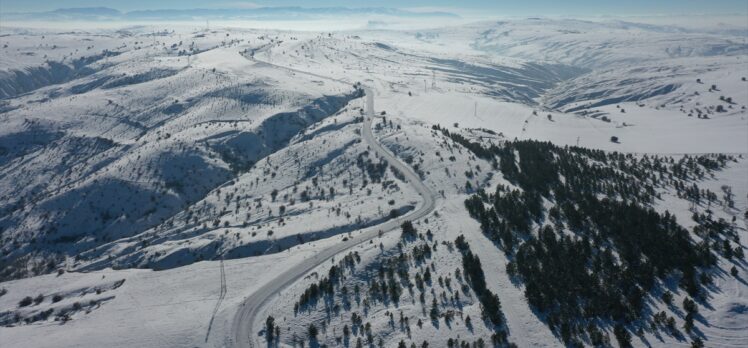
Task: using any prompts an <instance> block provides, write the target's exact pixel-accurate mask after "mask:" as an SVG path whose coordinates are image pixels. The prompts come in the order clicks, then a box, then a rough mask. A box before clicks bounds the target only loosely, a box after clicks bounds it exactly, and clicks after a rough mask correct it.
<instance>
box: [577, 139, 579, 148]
mask: <svg viewBox="0 0 748 348" xmlns="http://www.w3.org/2000/svg"><path fill="white" fill-rule="evenodd" d="M577 147H579V137H577Z"/></svg>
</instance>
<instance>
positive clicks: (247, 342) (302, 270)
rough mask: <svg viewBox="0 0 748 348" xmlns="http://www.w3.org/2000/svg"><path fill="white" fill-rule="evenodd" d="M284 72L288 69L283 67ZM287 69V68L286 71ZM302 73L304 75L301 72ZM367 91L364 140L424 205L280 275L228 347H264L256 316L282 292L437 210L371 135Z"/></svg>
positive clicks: (244, 310) (256, 295)
mask: <svg viewBox="0 0 748 348" xmlns="http://www.w3.org/2000/svg"><path fill="white" fill-rule="evenodd" d="M283 68H285V67H283ZM286 69H288V68H286ZM302 73H303V72H302ZM365 91H366V117H364V122H363V129H362V133H361V134H362V137H363V140H364V141H365V142H366V143H367V144H369V146H370V147H371V149H372V150H373V151H375V152H376V153H377V154H379V156H380V157H381V158H383V159H384V160H386V161H387V163H388V164H389V165H390V166H392V167H394V168H396V169H397V170H399V171H400V172H401V173H402V174H403V175H404V176H405V178H406V181H407V182H408V183H410V184H411V185H412V186H413V188H414V189H415V190H416V191H417V192H418V194H419V195H420V196H421V198H422V199H423V202H422V204H421V205H420V206H419V207H418V208H417V209H416V210H414V211H412V212H411V213H409V214H407V215H404V216H401V217H399V218H396V219H392V220H388V221H386V222H384V223H382V224H380V225H377V226H372V227H369V228H366V229H364V230H362V232H361V233H357V234H356V235H355V236H354V237H352V238H350V239H348V240H347V241H345V242H341V243H338V244H335V245H333V246H330V247H327V248H326V249H323V250H321V251H320V252H319V253H317V254H316V255H315V256H314V257H312V258H309V259H306V260H304V261H303V262H301V263H299V264H297V265H294V266H293V267H291V268H289V269H287V270H285V271H284V272H282V273H280V274H278V275H277V276H276V277H275V278H273V279H272V280H271V281H270V282H268V283H266V284H264V285H263V286H261V287H260V288H259V289H258V290H257V291H255V292H253V293H252V294H251V295H249V297H247V298H246V299H245V300H244V302H243V303H242V305H241V306H240V307H239V310H238V312H237V313H236V315H235V316H234V320H233V322H232V324H231V329H232V331H231V332H232V335H233V337H232V338H231V339H230V342H229V346H231V347H262V343H261V341H260V340H259V339H260V336H259V335H258V331H259V330H258V328H259V327H260V326H255V325H256V324H257V323H258V318H257V316H258V315H259V314H260V313H261V311H262V309H263V307H264V306H265V305H266V304H268V303H270V301H271V300H273V299H274V298H275V296H276V295H277V294H279V293H280V292H281V291H282V290H283V289H285V288H287V287H289V286H291V285H292V284H293V283H295V282H296V281H298V280H299V279H301V278H302V277H304V275H306V274H307V273H309V272H310V271H311V270H313V269H314V268H316V267H317V266H319V265H321V264H322V263H324V262H326V261H327V260H329V259H330V258H332V257H334V256H335V255H337V254H340V253H343V252H345V251H346V250H348V249H350V248H353V247H355V246H357V245H359V244H361V243H364V242H368V241H369V240H371V239H374V238H376V237H377V236H379V234H380V233H384V232H389V231H392V230H394V229H397V228H398V227H399V226H400V224H402V222H403V221H406V220H416V219H420V218H422V217H425V216H426V215H428V214H429V213H431V212H432V211H433V210H434V207H435V194H434V193H433V192H432V191H431V190H430V189H429V188H428V187H427V186H426V185H425V184H424V183H423V182H422V181H421V178H420V177H419V176H418V174H416V173H415V172H414V171H413V170H412V169H411V168H410V167H408V166H407V165H405V164H404V163H402V162H401V161H400V160H398V159H397V158H396V157H395V156H394V155H393V154H391V153H390V152H389V151H387V150H386V149H385V148H384V147H382V145H381V144H379V143H378V142H377V141H376V139H375V138H374V135H373V134H372V132H371V122H372V119H373V118H374V93H373V91H372V90H371V89H370V88H365Z"/></svg>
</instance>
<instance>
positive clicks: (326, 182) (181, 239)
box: [0, 19, 748, 347]
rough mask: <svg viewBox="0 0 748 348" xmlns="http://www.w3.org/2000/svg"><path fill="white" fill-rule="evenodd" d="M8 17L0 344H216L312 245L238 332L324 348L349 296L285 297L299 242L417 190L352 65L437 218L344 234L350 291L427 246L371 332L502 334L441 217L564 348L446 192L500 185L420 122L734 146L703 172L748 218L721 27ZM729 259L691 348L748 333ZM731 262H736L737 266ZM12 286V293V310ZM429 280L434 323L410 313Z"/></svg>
mask: <svg viewBox="0 0 748 348" xmlns="http://www.w3.org/2000/svg"><path fill="white" fill-rule="evenodd" d="M2 30H3V31H2V36H0V45H2V46H0V47H3V49H2V51H1V52H0V58H2V59H0V62H1V63H0V123H1V124H2V125H3V127H0V250H1V251H2V254H0V277H1V278H0V279H2V280H3V281H2V282H1V283H0V289H7V291H8V292H7V294H5V295H2V296H0V323H2V325H4V327H0V337H1V338H2V339H0V340H1V341H3V342H10V343H11V346H20V345H24V346H39V347H44V346H57V345H63V346H91V347H98V346H105V345H106V346H115V347H119V346H122V347H125V346H133V345H137V346H144V347H145V346H152V347H158V346H184V347H193V346H216V347H218V346H226V345H229V344H233V342H231V337H233V334H234V332H232V322H233V321H234V320H235V319H234V318H235V314H236V313H238V312H240V311H239V307H240V306H242V303H243V302H244V298H245V297H247V296H249V295H250V294H252V293H253V292H254V291H255V290H256V289H260V287H261V286H262V285H263V284H269V283H272V282H273V280H274V279H276V278H274V276H275V275H277V274H282V272H284V271H287V270H289V269H292V268H297V269H300V268H299V267H308V266H309V265H313V266H315V269H314V271H312V272H311V273H309V274H308V275H307V276H306V277H305V278H304V279H303V280H302V281H299V282H296V283H293V284H292V285H290V286H289V287H287V288H284V289H283V290H282V291H281V293H280V294H279V296H278V297H275V298H272V299H271V301H268V302H267V303H268V305H267V306H266V307H263V308H261V310H260V312H261V313H262V314H261V315H259V316H258V317H256V318H254V320H255V323H254V327H257V328H261V327H262V325H263V323H264V320H265V317H266V316H267V315H273V316H274V317H275V318H276V322H277V323H278V325H280V326H281V328H282V330H283V332H282V337H283V339H282V342H283V344H285V345H289V346H290V345H292V344H293V341H294V340H306V339H307V332H306V328H307V327H308V325H309V324H310V323H325V327H326V328H325V329H324V330H321V331H320V334H319V336H318V340H319V342H320V343H326V344H328V345H329V346H336V345H338V342H337V340H336V339H337V338H340V339H341V340H342V330H343V326H344V325H346V324H348V325H350V322H351V314H352V312H357V313H358V314H362V313H363V312H364V307H365V306H364V304H363V302H362V301H353V302H351V303H349V304H348V305H349V307H345V303H344V299H343V298H342V297H340V298H335V299H334V301H333V302H332V303H328V304H327V305H330V306H332V305H334V304H335V303H338V304H339V305H340V306H341V307H344V308H343V310H342V311H339V312H338V313H337V314H335V315H330V314H329V313H328V312H327V311H326V310H327V309H329V308H325V304H324V303H319V304H318V305H316V306H310V307H308V308H306V309H305V310H304V311H302V312H297V313H295V311H294V308H293V307H294V303H295V302H297V301H298V300H299V295H300V293H303V291H304V290H305V289H306V288H307V287H308V286H309V285H310V284H311V283H312V282H317V281H319V280H320V279H321V278H322V277H324V275H325V274H327V272H328V270H329V268H330V266H332V265H333V264H334V263H333V262H330V261H327V260H320V261H324V262H322V263H319V264H318V263H316V262H318V261H315V260H314V258H313V255H314V254H315V253H316V252H319V251H321V250H326V248H327V247H329V246H330V245H337V244H338V243H341V242H342V241H347V240H349V238H351V237H352V236H354V235H357V233H359V232H360V231H362V230H363V229H366V228H376V227H377V226H379V225H380V224H382V223H384V222H387V221H392V218H393V217H394V216H396V215H402V214H405V213H407V212H412V211H414V210H415V209H416V208H417V207H418V206H419V204H421V199H420V197H419V195H418V194H417V191H416V190H415V189H414V188H413V186H412V183H411V182H408V180H404V179H403V178H402V176H401V175H400V174H399V173H398V172H397V171H395V170H393V169H392V168H391V166H387V165H386V163H385V161H384V160H383V159H382V158H381V157H380V156H378V155H377V154H376V153H375V152H373V151H372V149H371V148H370V146H369V145H367V143H366V142H364V141H362V136H361V129H362V128H361V127H362V126H363V125H364V124H363V122H362V121H363V118H362V116H363V114H364V109H365V102H364V98H363V91H362V90H361V89H360V88H358V86H356V87H354V84H356V83H362V84H363V85H364V86H366V87H367V88H370V89H371V90H372V91H374V93H375V94H376V101H375V103H376V104H375V110H376V113H377V115H376V116H377V117H376V118H375V119H374V120H373V126H372V127H373V134H374V137H375V138H376V141H378V142H379V143H380V144H382V146H384V147H385V148H386V149H387V150H388V151H390V152H391V153H392V154H394V155H395V156H397V157H398V158H399V160H401V161H402V162H403V163H406V164H407V165H408V166H410V167H411V168H413V170H414V171H415V172H416V173H418V174H419V176H420V178H421V181H422V182H423V183H424V184H425V185H427V186H428V187H429V188H430V189H431V190H432V191H433V192H435V193H437V196H438V197H437V202H436V210H435V213H433V214H431V215H429V216H428V217H426V218H424V219H419V220H418V221H414V225H415V227H416V229H417V231H418V232H419V233H421V234H423V235H424V238H423V239H420V238H417V239H416V240H414V241H410V242H408V243H403V241H401V240H400V232H399V230H395V231H393V232H390V233H388V234H385V235H383V236H381V237H379V236H377V237H376V238H375V239H374V240H373V242H372V243H370V244H367V243H364V244H362V245H359V246H356V247H355V248H354V249H351V250H354V251H356V252H358V253H359V257H360V261H357V262H356V266H355V267H353V268H352V269H351V270H349V271H348V272H350V273H346V276H345V279H344V280H342V281H341V284H344V285H346V286H347V288H348V289H349V290H350V289H353V288H354V287H355V286H356V285H359V287H361V288H364V285H365V284H367V283H368V282H369V281H370V280H371V279H372V278H373V277H374V274H375V273H377V269H378V267H379V266H380V265H381V264H382V263H383V262H385V260H387V259H388V258H391V257H396V256H398V255H399V254H400V252H404V253H413V252H414V249H415V248H416V247H418V248H421V247H423V246H424V245H429V246H430V247H432V248H433V249H432V254H431V256H430V257H429V258H428V260H426V261H423V260H422V261H418V262H416V261H413V262H411V263H410V265H411V266H409V268H408V270H407V272H408V273H407V274H408V277H415V275H416V274H419V275H421V276H422V275H423V274H424V272H425V270H426V269H427V268H428V269H431V272H432V275H431V276H432V278H433V279H434V280H433V281H432V282H431V284H430V285H429V286H428V287H427V290H426V291H425V295H424V296H425V298H426V302H425V305H423V304H421V303H420V302H419V301H420V299H419V291H418V290H415V291H411V292H408V291H407V289H406V291H405V292H404V293H403V294H402V297H401V298H400V302H399V303H386V302H381V303H375V304H372V305H371V306H369V307H368V308H367V309H366V312H367V313H366V315H365V322H367V323H369V324H370V325H371V330H372V331H373V332H376V335H375V336H376V338H377V340H378V339H379V338H381V339H382V340H383V342H384V345H385V346H397V344H398V343H399V341H400V340H404V341H405V342H407V343H408V345H409V344H410V343H411V342H414V343H416V344H418V345H419V346H420V345H421V343H422V342H423V341H427V342H428V343H430V346H443V345H444V344H445V342H446V340H447V339H448V338H457V337H458V336H459V338H460V340H465V341H466V342H470V343H472V342H474V341H477V340H478V339H483V340H485V341H486V342H490V336H491V334H492V333H494V332H496V331H495V328H494V327H492V326H491V325H490V324H487V323H486V322H485V321H482V320H480V317H481V305H480V303H479V301H478V295H477V293H475V291H474V290H472V289H470V288H469V285H468V283H467V282H464V281H460V280H459V279H458V277H457V276H456V274H455V269H456V268H461V267H462V266H461V265H462V264H461V254H460V252H458V251H456V250H454V249H453V247H452V246H451V244H452V243H453V241H454V240H455V238H457V236H459V235H464V236H465V237H466V240H467V242H468V243H469V244H470V246H471V248H472V250H473V252H474V253H475V254H476V255H478V256H479V257H480V259H481V262H482V264H483V268H484V270H485V273H486V283H487V288H488V289H489V290H490V291H492V292H494V293H496V294H497V295H498V297H499V299H500V300H501V303H502V310H503V313H504V317H505V323H504V325H503V326H502V327H501V330H503V331H504V332H506V333H507V335H508V336H507V337H508V340H509V341H510V342H514V343H516V344H517V345H518V346H521V347H524V346H548V347H550V346H559V345H561V341H560V340H559V337H557V336H554V333H553V331H552V330H550V329H549V327H548V325H547V323H546V322H544V319H543V318H542V314H540V313H538V312H537V311H536V310H535V309H534V308H533V307H531V306H530V305H528V303H527V301H526V299H525V298H524V289H523V287H522V284H519V283H516V282H513V281H512V279H510V277H509V276H508V275H507V273H506V264H507V262H508V261H509V260H508V259H507V257H506V256H505V254H504V253H503V252H501V250H499V249H498V248H496V247H495V246H494V245H493V244H492V242H491V241H490V240H488V239H487V238H486V237H485V236H484V235H483V234H481V233H480V226H479V223H478V222H477V221H475V220H474V219H472V218H471V217H470V216H469V215H468V213H467V211H466V210H465V207H464V203H463V202H464V201H465V199H466V198H467V197H468V196H469V194H470V193H472V192H474V191H473V189H471V188H469V187H468V186H467V184H468V183H469V184H470V187H472V188H486V189H487V191H492V190H493V189H494V188H495V187H496V185H497V184H503V185H508V184H509V182H508V181H507V180H506V179H505V178H504V177H503V176H502V175H501V173H500V172H497V171H496V170H495V168H494V163H492V162H491V161H487V160H485V159H481V158H479V157H477V156H476V155H475V154H474V153H472V152H471V151H470V150H469V149H467V148H466V147H464V146H462V145H459V144H457V143H455V142H454V141H452V139H450V138H449V137H447V136H445V135H444V134H443V133H442V132H440V131H438V130H435V129H434V128H433V126H435V125H439V126H441V127H442V128H444V129H447V130H449V131H450V132H454V133H455V134H460V135H462V136H464V137H466V138H467V139H470V140H472V141H477V142H481V143H482V144H485V145H489V144H494V145H497V146H501V144H502V143H503V142H504V141H511V140H514V139H519V140H524V139H537V140H547V141H551V142H552V143H554V144H557V145H561V146H563V145H579V146H584V147H588V148H594V149H602V150H606V151H620V152H625V153H632V154H634V155H637V156H638V155H640V154H644V153H646V154H664V155H671V156H675V157H676V158H677V157H679V156H682V155H683V154H704V153H729V154H733V155H735V156H736V158H740V160H739V161H738V162H737V163H731V164H729V165H728V166H727V168H726V169H724V170H722V171H717V172H716V174H715V177H714V178H706V179H704V180H701V181H699V182H698V184H699V186H701V187H705V188H709V189H710V190H711V191H713V192H722V190H723V188H722V187H723V186H725V185H729V186H731V187H732V190H733V192H734V193H735V200H736V208H735V209H725V210H724V211H718V212H715V215H716V216H719V217H722V218H724V219H727V220H729V219H731V218H732V217H733V216H735V217H736V218H737V222H736V226H738V227H737V228H738V235H739V243H740V244H739V245H740V246H741V247H743V246H744V245H745V240H746V238H748V235H746V233H747V232H746V227H747V226H746V225H745V223H746V222H745V219H744V218H743V217H742V215H741V214H742V213H743V212H745V210H746V209H747V208H748V201H746V199H748V198H747V197H748V196H747V195H746V194H747V193H748V192H747V191H746V189H748V180H746V177H748V175H746V173H748V168H746V163H747V162H746V159H745V158H744V157H745V156H748V121H747V120H746V117H748V111H747V110H746V109H745V107H746V105H748V82H747V81H745V79H744V77H748V68H746V66H747V65H746V59H747V58H748V48H747V47H746V44H745V37H744V36H740V31H739V30H738V31H735V30H725V31H719V30H714V29H709V30H706V29H704V30H699V29H697V28H690V29H682V28H677V27H672V26H657V25H644V24H636V23H626V22H619V21H609V22H588V21H579V20H550V19H542V20H531V19H528V20H515V21H505V22H483V23H476V24H470V25H464V26H457V27H448V28H439V29H433V30H420V31H376V30H371V31H370V30H355V31H345V32H335V33H328V32H324V33H322V32H293V31H275V30H254V29H237V28H221V29H214V30H210V31H208V30H201V29H198V30H195V29H194V28H186V27H174V28H162V27H128V28H124V29H121V30H88V31H72V32H60V31H55V30H38V29H35V30H31V29H29V30H27V29H6V28H3V29H2ZM5 45H7V46H5ZM612 137H617V139H618V140H617V141H615V142H613V141H611V139H612ZM663 195H664V197H665V198H664V199H663V200H662V201H661V202H658V203H657V204H656V207H655V208H656V209H658V211H664V210H668V211H670V212H672V213H673V214H675V215H676V216H677V217H678V221H679V222H680V223H682V224H683V225H684V226H685V227H687V228H689V229H692V228H693V227H694V226H693V224H692V223H691V222H690V221H691V211H690V210H689V209H692V208H693V207H692V206H690V205H689V203H688V202H687V201H685V200H683V199H681V198H679V197H677V196H675V195H674V194H673V192H671V191H670V192H664V193H663ZM700 209H703V207H702V208H700ZM428 230H430V231H431V233H432V234H433V235H432V236H431V237H425V234H426V231H428ZM380 243H381V244H380ZM399 243H400V245H398V244H399ZM743 249H745V248H743ZM343 256H344V255H338V256H336V257H335V262H338V261H340V260H341V259H342V257H343ZM221 259H225V260H224V261H219V260H221ZM732 264H733V263H731V262H729V261H727V260H725V259H722V258H720V261H719V265H718V268H719V269H720V270H722V271H723V272H722V273H721V274H718V275H717V276H716V277H715V278H714V284H713V287H714V291H712V292H710V293H709V294H710V298H709V299H708V303H709V306H708V307H706V306H702V307H701V308H700V309H701V311H700V316H701V317H700V318H699V320H698V324H697V328H698V329H699V332H701V333H702V337H703V338H704V340H705V341H706V342H707V346H715V347H733V346H742V345H745V344H746V342H748V337H746V336H745V334H743V332H745V327H744V326H745V325H744V323H745V322H746V320H748V319H746V316H745V313H746V312H745V310H744V309H745V306H746V305H748V299H747V298H746V293H748V292H747V291H748V290H746V285H745V282H743V281H742V279H743V278H735V277H732V276H730V275H729V267H730V266H731V265H732ZM737 266H738V268H739V269H740V274H741V277H744V274H745V272H746V268H745V263H744V262H743V263H737ZM136 268H145V269H154V270H158V271H152V270H136ZM58 269H64V270H66V271H67V272H65V273H64V274H61V275H59V276H58V275H57V273H56V271H57V270H58ZM113 269H115V270H113ZM222 274H223V276H222ZM438 277H442V278H443V279H447V278H450V279H451V282H452V285H451V286H447V285H445V284H439V282H438V280H436V279H438ZM17 278H25V279H17ZM224 278H225V279H224ZM222 279H224V280H222ZM121 280H124V283H120V281H121ZM222 284H223V285H222ZM465 287H467V288H465ZM97 289H98V290H97ZM454 290H459V292H460V296H461V297H460V299H454V298H453V296H454V295H453V294H454ZM39 293H41V294H43V295H44V296H43V299H42V300H41V301H40V303H39V304H33V298H34V297H36V296H37V295H38V294H39ZM55 294H59V295H61V297H62V299H60V301H58V302H53V301H52V298H53V297H54V295H55ZM676 295H677V296H676V299H675V301H676V303H681V301H682V300H683V294H682V293H681V294H676ZM25 296H31V297H32V304H31V305H29V306H22V307H19V302H20V301H21V300H22V299H23V298H24V297H25ZM432 299H436V300H437V302H438V303H439V306H440V308H442V309H443V311H442V312H441V316H440V317H439V319H438V320H429V310H430V308H431V301H432ZM359 300H361V299H359ZM335 301H338V302H335ZM75 303H78V305H75ZM654 308H658V309H660V308H661V309H663V310H666V309H667V308H666V307H663V306H662V304H659V303H655V304H654ZM50 309H51V310H52V311H51V312H49V310H50ZM45 311H47V312H45ZM448 311H452V312H451V313H452V314H453V315H454V317H453V319H452V321H451V322H449V323H448V322H446V321H445V316H444V315H446V313H448ZM45 313H48V314H45ZM390 313H391V314H393V315H394V318H395V323H394V325H393V324H392V323H390V318H389V316H388V314H390ZM400 313H403V314H402V315H403V316H404V318H405V317H407V318H409V321H408V322H407V323H405V322H403V323H399V322H398V321H399V316H400ZM676 314H677V313H676ZM467 316H470V317H471V318H472V325H471V326H470V327H468V326H467V325H466V322H465V317H467ZM55 318H57V321H55ZM16 319H17V320H16ZM66 319H69V320H67V321H65V320H66ZM418 319H421V320H422V321H423V323H422V324H423V325H422V326H420V327H419V326H417V325H416V321H417V320H418ZM678 320H679V321H678V323H677V325H678V326H679V327H681V326H682V320H681V318H680V317H679V319H678ZM406 324H407V325H406ZM408 327H409V329H408ZM408 330H410V333H409V332H408ZM133 332H137V334H136V335H133V334H132V333H133ZM255 334H259V335H264V334H265V333H263V332H259V333H258V332H255ZM608 334H610V335H611V336H612V332H608ZM294 337H295V338H294ZM358 337H361V338H362V340H364V342H366V335H365V333H364V334H362V333H361V331H356V333H355V334H354V336H353V337H352V338H351V340H349V343H350V345H352V346H354V345H355V344H356V339H357V338H358ZM258 339H260V340H262V339H264V338H263V337H259V338H258ZM341 342H342V341H341ZM646 342H648V343H649V344H651V345H653V346H663V347H664V346H672V345H675V344H682V345H686V344H690V341H686V340H680V341H679V340H677V339H676V338H674V337H671V336H666V337H660V338H658V337H655V336H654V335H651V334H649V333H647V335H645V336H644V340H640V339H638V338H635V340H634V344H635V345H636V346H644V345H646ZM341 344H342V343H341ZM373 344H374V345H375V346H376V345H377V344H378V342H373Z"/></svg>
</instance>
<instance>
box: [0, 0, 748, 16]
mask: <svg viewBox="0 0 748 348" xmlns="http://www.w3.org/2000/svg"><path fill="white" fill-rule="evenodd" d="M97 6H105V7H111V8H114V9H117V10H121V11H131V10H147V9H185V8H234V7H253V6H259V7H262V6H302V7H329V6H345V7H396V8H417V7H433V8H435V9H444V10H450V8H451V9H453V10H454V12H460V10H461V9H462V10H468V11H470V10H476V9H479V10H481V11H488V12H492V13H495V14H505V15H610V16H615V15H649V14H698V13H706V14H739V13H748V0H565V1H559V0H519V1H518V0H463V1H447V0H428V1H427V0H405V1H404V0H379V1H378V0H368V1H366V0H345V1H342V0H316V1H299V0H249V1H245V0H217V1H204V0H203V1H200V0H160V1H153V0H126V1H122V0H0V13H1V12H27V11H29V12H36V11H48V10H54V9H57V8H66V7H97ZM746 21H748V18H746Z"/></svg>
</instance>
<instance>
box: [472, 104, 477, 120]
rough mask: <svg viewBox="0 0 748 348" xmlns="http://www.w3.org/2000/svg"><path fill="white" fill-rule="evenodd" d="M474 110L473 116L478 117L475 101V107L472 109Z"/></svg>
mask: <svg viewBox="0 0 748 348" xmlns="http://www.w3.org/2000/svg"><path fill="white" fill-rule="evenodd" d="M474 111H475V112H474V113H473V116H475V117H476V118H477V117H478V102H477V101H476V102H475V109H474Z"/></svg>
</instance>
